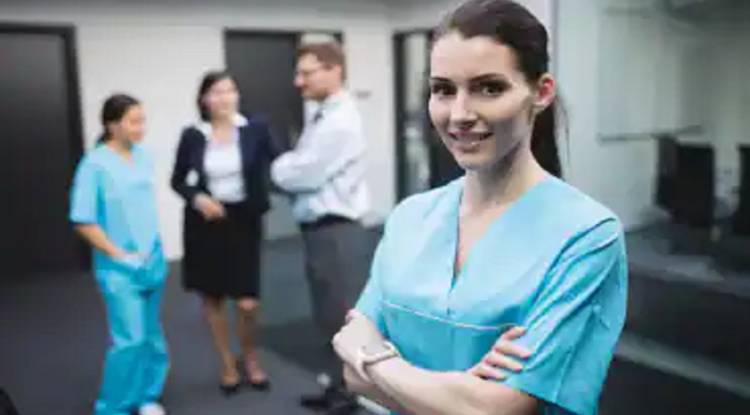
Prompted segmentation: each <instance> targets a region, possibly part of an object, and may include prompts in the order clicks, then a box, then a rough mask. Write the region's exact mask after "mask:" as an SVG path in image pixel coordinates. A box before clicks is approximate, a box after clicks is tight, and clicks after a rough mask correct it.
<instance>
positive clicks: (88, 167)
mask: <svg viewBox="0 0 750 415" xmlns="http://www.w3.org/2000/svg"><path fill="white" fill-rule="evenodd" d="M98 190H99V183H98V168H97V165H96V163H94V162H93V160H92V159H91V157H90V155H86V156H84V158H83V159H82V160H81V162H80V163H79V165H78V168H77V169H76V174H75V177H74V178H73V188H72V191H71V199H70V220H71V222H73V223H81V224H94V223H97V219H98V218H97V213H98V212H97V203H98V200H97V199H98V195H97V193H98Z"/></svg>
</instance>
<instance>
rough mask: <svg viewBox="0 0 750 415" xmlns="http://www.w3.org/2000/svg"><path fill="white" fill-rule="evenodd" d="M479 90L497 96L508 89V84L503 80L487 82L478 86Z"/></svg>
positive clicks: (483, 93)
mask: <svg viewBox="0 0 750 415" xmlns="http://www.w3.org/2000/svg"><path fill="white" fill-rule="evenodd" d="M476 89H477V92H479V93H480V94H482V95H487V96H497V95H500V94H502V93H503V92H505V90H506V89H508V87H507V85H505V84H503V83H501V82H485V83H482V84H480V85H478V86H477V88H476Z"/></svg>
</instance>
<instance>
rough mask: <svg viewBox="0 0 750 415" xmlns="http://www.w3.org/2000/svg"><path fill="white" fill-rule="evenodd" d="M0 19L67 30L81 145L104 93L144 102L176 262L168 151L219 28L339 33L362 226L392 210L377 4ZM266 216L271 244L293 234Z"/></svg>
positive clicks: (175, 209) (62, 11) (101, 8)
mask: <svg viewBox="0 0 750 415" xmlns="http://www.w3.org/2000/svg"><path fill="white" fill-rule="evenodd" d="M0 16H2V19H3V20H4V21H11V22H30V23H35V22H43V23H46V24H71V25H74V26H75V28H76V38H77V53H78V68H79V81H80V85H81V92H82V93H81V100H82V111H83V124H84V133H85V140H86V144H87V147H90V146H91V145H92V143H93V142H94V140H95V137H96V136H97V135H98V134H99V131H100V127H99V123H98V112H99V109H100V106H101V103H102V100H103V99H104V98H105V97H106V96H107V95H108V94H110V93H112V92H115V91H126V92H129V93H132V94H134V95H135V96H137V97H139V98H141V99H142V100H143V102H144V104H145V106H146V107H147V110H148V118H149V130H148V135H147V137H146V140H147V143H148V145H149V147H150V148H152V149H153V152H154V155H155V159H156V163H157V166H158V172H157V174H158V180H159V182H158V183H159V185H158V189H157V193H158V195H157V197H158V203H159V213H160V220H161V227H162V234H163V236H164V240H165V246H166V250H167V253H168V255H169V256H170V257H172V258H175V257H179V256H180V255H181V244H180V234H181V204H182V202H181V201H180V200H179V199H178V198H177V197H176V196H175V195H174V193H173V192H172V191H171V190H170V189H169V186H168V175H169V173H170V169H171V165H172V162H173V158H174V149H175V147H176V145H177V140H178V135H179V131H180V129H181V128H182V127H183V126H184V125H186V124H187V123H189V122H191V121H192V120H194V119H195V118H196V114H195V108H194V94H195V90H196V88H197V84H198V82H199V79H200V77H201V75H202V74H203V73H204V72H205V71H206V70H208V69H213V68H221V67H223V66H224V48H223V30H224V28H227V27H231V28H247V29H252V28H258V29H280V30H315V29H318V30H340V31H342V32H343V34H344V40H345V48H346V53H347V57H348V60H349V62H348V71H349V73H348V77H349V86H350V88H351V89H352V90H353V91H354V92H355V94H356V95H357V96H358V97H359V104H360V108H361V110H362V112H363V113H364V114H365V117H364V120H365V121H364V122H365V131H366V134H367V138H368V140H369V148H370V153H369V160H368V162H369V170H368V172H369V173H368V182H369V184H370V186H371V189H372V194H373V203H374V209H373V216H372V217H371V218H369V221H370V222H378V221H379V220H381V219H382V218H383V217H384V216H385V215H386V214H387V213H388V212H389V211H390V209H391V207H392V205H393V200H394V193H395V191H394V180H395V179H394V175H395V166H394V149H393V138H392V137H393V125H394V121H393V91H392V85H393V80H392V76H393V75H392V70H391V37H390V32H389V25H388V21H387V18H388V16H387V9H386V7H385V6H384V5H381V4H378V3H375V2H369V1H366V0H325V1H319V2H312V1H308V0H255V1H242V0H227V1H223V2H217V3H210V2H201V1H198V0H159V1H153V2H148V1H138V0H137V1H131V2H121V3H116V2H111V3H110V2H107V3H104V2H87V1H85V0H65V1H52V0H26V1H21V0H6V1H4V2H2V3H0ZM281 210H282V211H283V206H282V207H281ZM274 213H275V214H274V215H271V216H270V218H271V220H270V221H269V222H270V223H269V229H268V231H269V237H277V236H281V235H283V234H287V233H289V232H291V231H293V230H294V228H293V227H291V226H290V223H291V221H289V217H288V215H285V214H284V212H281V213H280V212H278V211H277V212H274Z"/></svg>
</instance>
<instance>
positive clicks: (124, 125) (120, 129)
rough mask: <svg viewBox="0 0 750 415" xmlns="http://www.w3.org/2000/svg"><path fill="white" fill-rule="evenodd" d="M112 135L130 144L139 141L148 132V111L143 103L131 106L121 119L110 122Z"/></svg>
mask: <svg viewBox="0 0 750 415" xmlns="http://www.w3.org/2000/svg"><path fill="white" fill-rule="evenodd" d="M108 129H109V133H110V136H111V137H113V138H115V139H117V140H123V141H125V142H128V143H130V144H136V143H139V142H140V141H141V140H143V136H144V135H145V133H146V113H145V111H144V110H143V106H141V105H132V106H130V107H129V108H128V109H127V110H126V111H125V113H124V114H123V115H122V118H120V120H119V121H115V122H111V123H109V127H108Z"/></svg>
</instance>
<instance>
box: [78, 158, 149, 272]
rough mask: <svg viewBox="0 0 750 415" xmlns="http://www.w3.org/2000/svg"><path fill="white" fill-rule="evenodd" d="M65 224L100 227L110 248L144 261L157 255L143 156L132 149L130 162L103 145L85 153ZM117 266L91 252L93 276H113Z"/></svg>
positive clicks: (145, 159) (145, 163)
mask: <svg viewBox="0 0 750 415" xmlns="http://www.w3.org/2000/svg"><path fill="white" fill-rule="evenodd" d="M70 220H71V221H72V222H74V223H81V224H84V223H85V224H97V225H99V226H100V227H101V228H102V230H103V231H104V233H105V234H106V235H107V237H108V238H109V239H110V240H111V241H112V243H114V244H115V245H116V246H117V247H119V248H120V249H123V250H125V251H128V252H137V253H140V254H143V255H144V256H146V257H149V256H153V254H154V253H155V251H160V249H161V243H160V238H159V229H158V228H159V224H158V219H157V209H156V195H155V191H154V168H153V163H152V161H151V158H150V157H149V156H148V154H147V153H146V151H145V150H144V149H143V148H142V147H141V146H139V145H136V146H134V147H133V149H132V157H131V159H130V160H127V159H125V158H124V157H122V156H121V155H119V154H117V153H115V152H114V151H113V150H112V149H110V148H109V147H108V146H107V145H99V146H97V147H95V148H94V149H93V150H91V151H90V152H89V153H87V154H86V155H85V156H84V158H83V159H82V160H81V162H80V163H79V164H78V168H77V170H76V174H75V178H74V181H73V189H72V191H71V203H70ZM156 253H158V254H161V252H156ZM122 265H123V264H119V263H118V261H116V260H114V259H112V258H110V257H108V256H107V255H106V254H104V253H103V252H99V251H98V250H95V253H94V268H95V269H96V270H97V271H106V270H117V269H121V268H122Z"/></svg>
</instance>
